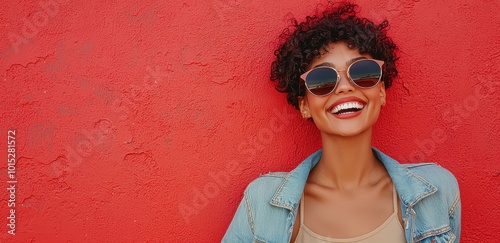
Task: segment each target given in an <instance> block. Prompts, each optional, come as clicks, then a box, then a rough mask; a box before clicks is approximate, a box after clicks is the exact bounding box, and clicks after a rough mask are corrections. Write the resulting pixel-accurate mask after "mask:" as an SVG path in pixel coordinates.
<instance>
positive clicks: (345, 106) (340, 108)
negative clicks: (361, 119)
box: [330, 101, 365, 115]
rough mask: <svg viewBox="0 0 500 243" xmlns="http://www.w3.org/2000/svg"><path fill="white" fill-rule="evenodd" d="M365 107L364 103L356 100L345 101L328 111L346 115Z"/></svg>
mask: <svg viewBox="0 0 500 243" xmlns="http://www.w3.org/2000/svg"><path fill="white" fill-rule="evenodd" d="M364 107H365V104H363V103H361V102H357V101H352V102H346V103H342V104H338V105H336V106H335V107H333V109H332V110H331V111H330V113H332V114H335V115H347V114H352V113H355V112H357V111H360V110H362V109H363V108H364Z"/></svg>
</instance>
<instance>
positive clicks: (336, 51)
mask: <svg viewBox="0 0 500 243" xmlns="http://www.w3.org/2000/svg"><path fill="white" fill-rule="evenodd" d="M361 58H368V59H371V58H372V57H371V56H370V55H366V54H363V55H361V54H360V53H359V51H358V50H357V49H349V48H348V47H347V44H346V43H344V42H337V43H331V44H329V45H328V47H327V48H326V51H324V52H322V54H321V56H319V57H318V58H316V59H314V60H313V61H312V62H311V64H310V66H309V67H310V69H312V68H314V67H317V66H331V67H333V68H335V69H336V70H337V71H338V72H339V73H340V80H339V81H338V84H337V87H336V88H335V90H333V92H331V93H330V94H329V95H326V96H315V95H313V94H311V93H310V92H309V91H308V92H306V95H305V96H304V97H299V106H300V111H301V113H302V115H303V116H304V117H305V118H312V119H313V120H314V123H315V124H316V126H317V127H318V129H319V130H320V131H321V133H325V134H329V135H339V136H355V135H358V134H360V133H362V132H365V131H367V130H370V129H371V127H372V126H373V124H374V123H375V122H376V121H377V119H378V116H379V114H380V108H381V106H382V105H384V104H385V88H384V84H383V82H379V83H378V84H377V85H376V86H375V87H373V88H359V87H358V86H355V85H354V84H353V83H351V82H350V80H349V78H348V77H347V73H346V70H347V68H348V67H349V65H350V64H352V63H353V62H354V61H356V60H359V59H361Z"/></svg>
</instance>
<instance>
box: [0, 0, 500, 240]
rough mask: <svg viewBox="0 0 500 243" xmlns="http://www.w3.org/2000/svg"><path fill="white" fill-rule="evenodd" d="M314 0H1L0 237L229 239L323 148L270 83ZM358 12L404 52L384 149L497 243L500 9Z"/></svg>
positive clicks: (411, 2)
mask: <svg viewBox="0 0 500 243" xmlns="http://www.w3.org/2000/svg"><path fill="white" fill-rule="evenodd" d="M318 3H320V1H306V0H292V1H287V2H286V3H283V2H280V1H274V0H263V1H257V0H248V1H244V0H208V1H176V2H175V3H173V2H170V3H168V2H165V1H109V2H108V1H106V2H104V1H103V2H88V1H67V0H65V1H62V0H60V1H59V2H56V1H54V0H41V1H25V0H23V1H17V2H9V1H2V3H0V9H1V10H0V11H1V12H2V14H1V15H0V23H1V24H0V33H1V38H0V57H1V64H0V65H1V66H0V68H1V72H0V75H1V77H0V82H1V88H0V94H1V99H0V102H1V103H0V107H1V111H0V115H1V133H0V134H1V139H0V145H1V146H0V147H1V148H2V149H1V151H0V155H1V157H0V158H2V159H1V161H2V162H1V164H0V178H2V179H1V181H2V183H3V185H4V186H5V187H7V186H8V184H7V180H8V178H7V175H8V173H7V169H8V168H7V160H6V158H7V144H6V142H7V131H8V129H16V138H15V139H16V155H17V164H16V174H15V175H16V178H17V180H18V184H17V190H16V208H15V209H16V236H11V235H9V234H7V226H6V222H7V220H6V217H7V216H8V210H9V208H8V207H7V199H8V197H9V194H8V191H6V190H4V192H3V193H1V195H0V198H1V199H2V201H1V202H0V203H1V204H0V218H3V220H2V221H0V222H2V223H1V224H0V225H1V226H0V237H1V241H2V242H66V241H69V240H71V241H73V242H84V241H85V242H105V241H108V242H160V241H163V242H218V241H220V239H221V237H222V236H223V234H224V232H225V230H226V228H227V226H228V225H229V222H230V220H231V219H232V216H233V214H234V212H235V210H236V206H237V204H238V203H239V200H240V199H241V196H242V193H243V190H244V188H245V186H246V185H247V184H248V183H249V182H250V181H251V180H253V179H254V178H256V177H257V176H258V175H259V173H266V172H268V171H288V170H290V169H292V168H294V167H295V166H296V165H297V164H298V163H299V162H300V161H302V160H303V159H304V158H305V157H306V156H307V155H309V154H310V153H312V152H313V151H315V150H317V149H319V148H320V146H321V143H320V140H319V134H318V132H317V131H316V128H315V127H314V126H313V124H312V123H310V122H308V121H304V120H302V118H301V117H300V114H299V113H298V112H297V111H295V110H294V109H293V108H292V107H291V106H288V105H287V104H286V100H285V96H284V95H283V94H279V93H277V92H276V91H275V90H274V88H273V86H272V83H271V82H269V69H270V63H271V61H272V58H273V56H272V51H273V49H274V47H275V41H276V38H277V36H278V35H279V33H280V32H281V31H282V30H283V29H284V28H285V27H286V26H287V24H288V22H287V19H288V18H289V17H290V14H289V13H293V15H294V16H296V17H297V18H298V19H299V20H303V19H304V17H305V16H307V15H309V14H312V13H314V9H315V8H316V6H317V4H318ZM358 3H359V4H360V5H361V6H362V10H361V15H362V16H365V17H369V18H371V19H373V20H375V21H376V22H380V21H381V20H382V19H384V18H387V19H388V20H389V21H390V23H391V29H390V32H389V33H390V36H392V37H393V39H394V41H395V42H396V43H398V44H399V47H400V49H401V52H400V55H401V59H400V63H399V64H400V65H399V70H400V77H399V78H398V79H397V80H395V82H394V86H393V87H391V88H390V89H389V90H388V104H387V105H386V106H385V107H384V109H383V112H382V114H381V118H380V119H379V121H378V123H377V125H376V127H375V131H374V133H375V134H374V135H375V140H374V145H375V146H377V147H378V148H380V149H381V150H382V151H384V152H385V153H387V154H388V155H390V156H392V157H394V158H396V159H398V160H400V161H402V162H416V161H422V160H425V161H435V162H437V163H439V164H440V165H442V166H444V167H446V168H448V169H449V170H450V171H452V172H453V173H454V174H455V175H456V177H457V178H458V181H459V183H460V187H461V194H462V204H463V208H462V211H463V214H462V216H463V217H462V228H463V231H462V239H463V242H498V239H499V238H500V220H499V218H500V207H499V203H498V202H499V201H500V163H499V161H500V153H499V148H500V136H499V131H500V126H499V124H500V114H499V112H498V107H500V99H499V96H498V93H499V89H500V85H499V75H498V74H499V73H498V70H499V67H498V64H499V59H500V58H499V57H500V51H499V46H500V32H499V29H500V21H499V16H498V13H499V11H500V7H499V2H498V1H495V0H484V1H472V0H457V1H453V3H451V2H450V1H430V0H420V1H418V0H401V1H400V0H389V1H382V2H380V3H374V1H368V0H363V1H359V2H358Z"/></svg>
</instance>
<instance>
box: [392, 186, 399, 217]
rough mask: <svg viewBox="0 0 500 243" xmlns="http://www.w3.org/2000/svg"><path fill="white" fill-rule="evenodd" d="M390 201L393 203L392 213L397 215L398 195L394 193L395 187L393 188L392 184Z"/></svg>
mask: <svg viewBox="0 0 500 243" xmlns="http://www.w3.org/2000/svg"><path fill="white" fill-rule="evenodd" d="M392 201H393V208H394V210H393V212H394V213H396V215H397V213H398V208H399V207H398V193H397V192H396V186H394V184H392Z"/></svg>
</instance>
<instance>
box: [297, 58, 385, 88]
mask: <svg viewBox="0 0 500 243" xmlns="http://www.w3.org/2000/svg"><path fill="white" fill-rule="evenodd" d="M383 64H384V61H380V60H375V59H360V60H357V61H355V62H353V63H352V64H351V65H349V67H348V68H347V71H346V73H347V77H348V78H349V80H350V81H351V83H352V84H353V85H355V86H356V87H359V88H363V89H369V88H373V87H375V85H377V84H378V83H379V82H380V80H381V78H382V65H383ZM342 71H344V70H338V71H337V70H336V69H335V68H333V67H324V66H322V67H317V68H314V69H311V70H309V71H307V72H305V73H304V74H302V75H300V78H301V79H302V80H304V82H305V85H306V88H307V90H309V92H311V94H313V95H316V96H325V95H329V94H330V93H332V92H333V91H334V90H335V88H336V87H337V84H338V83H339V80H340V73H339V72H342ZM299 87H300V86H299Z"/></svg>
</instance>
